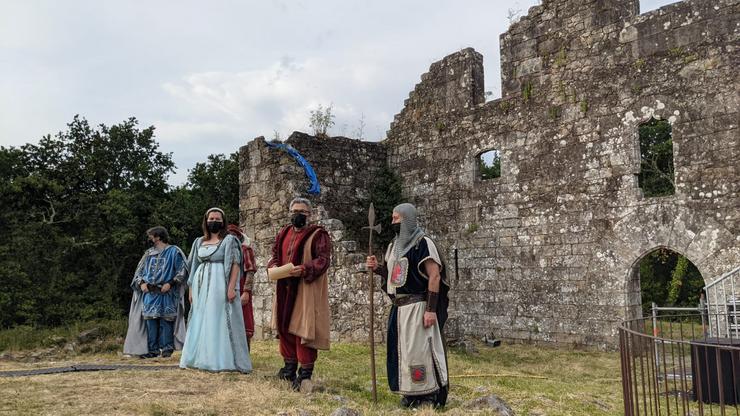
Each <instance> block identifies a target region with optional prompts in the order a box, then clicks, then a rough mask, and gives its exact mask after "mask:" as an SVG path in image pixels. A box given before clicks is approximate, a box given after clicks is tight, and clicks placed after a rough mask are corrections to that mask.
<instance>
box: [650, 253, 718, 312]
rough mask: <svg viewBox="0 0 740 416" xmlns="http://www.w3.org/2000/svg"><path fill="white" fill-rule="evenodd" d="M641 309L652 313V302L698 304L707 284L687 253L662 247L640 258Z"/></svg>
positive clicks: (677, 304) (669, 304) (678, 304)
mask: <svg viewBox="0 0 740 416" xmlns="http://www.w3.org/2000/svg"><path fill="white" fill-rule="evenodd" d="M639 270H640V288H641V291H642V310H643V312H644V313H646V314H649V312H650V305H651V304H652V302H655V303H656V304H658V305H659V306H680V307H695V306H697V305H698V304H699V294H700V292H701V289H702V288H703V287H704V279H703V278H702V276H701V274H700V273H699V270H698V269H697V268H696V266H694V264H693V263H691V262H690V261H689V260H688V259H687V258H686V257H684V256H682V255H680V254H678V253H676V252H674V251H671V250H668V249H665V248H661V249H658V250H655V251H653V252H651V253H649V254H647V255H646V256H645V257H643V259H642V260H641V261H640V264H639Z"/></svg>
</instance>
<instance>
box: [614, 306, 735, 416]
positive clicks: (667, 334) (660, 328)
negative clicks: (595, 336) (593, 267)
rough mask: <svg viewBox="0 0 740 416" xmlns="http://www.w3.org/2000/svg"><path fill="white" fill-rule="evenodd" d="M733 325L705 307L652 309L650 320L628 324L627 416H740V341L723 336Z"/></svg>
mask: <svg viewBox="0 0 740 416" xmlns="http://www.w3.org/2000/svg"><path fill="white" fill-rule="evenodd" d="M738 303H740V302H738ZM732 313H733V314H734V309H733V311H732ZM729 319H730V317H728V314H727V310H725V312H724V313H722V314H720V313H716V312H714V313H710V312H708V309H707V308H706V307H704V306H703V305H702V306H700V307H699V308H659V307H657V306H655V305H654V306H653V313H652V316H649V317H646V318H640V319H634V320H631V321H626V322H624V323H623V324H622V325H621V326H620V327H619V343H620V345H619V346H620V353H621V365H622V389H623V396H624V414H625V415H627V416H633V415H656V416H657V415H692V416H693V415H728V414H730V415H736V416H739V415H740V337H738V336H737V333H736V332H735V331H720V329H722V326H721V325H722V323H724V322H731V321H730V320H729ZM725 335H726V336H725Z"/></svg>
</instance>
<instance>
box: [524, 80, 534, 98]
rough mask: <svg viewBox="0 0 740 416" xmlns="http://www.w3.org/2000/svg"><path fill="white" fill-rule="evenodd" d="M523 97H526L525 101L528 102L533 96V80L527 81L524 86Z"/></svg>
mask: <svg viewBox="0 0 740 416" xmlns="http://www.w3.org/2000/svg"><path fill="white" fill-rule="evenodd" d="M522 98H523V99H524V102H527V101H529V99H530V98H532V81H527V82H525V83H524V85H523V86H522Z"/></svg>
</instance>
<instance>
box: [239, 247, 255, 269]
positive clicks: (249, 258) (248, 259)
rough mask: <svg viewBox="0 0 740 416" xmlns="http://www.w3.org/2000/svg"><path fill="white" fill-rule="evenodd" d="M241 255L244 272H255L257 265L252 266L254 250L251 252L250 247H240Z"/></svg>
mask: <svg viewBox="0 0 740 416" xmlns="http://www.w3.org/2000/svg"><path fill="white" fill-rule="evenodd" d="M242 254H243V256H244V272H245V273H249V272H256V271H257V265H255V264H254V250H252V247H247V246H242Z"/></svg>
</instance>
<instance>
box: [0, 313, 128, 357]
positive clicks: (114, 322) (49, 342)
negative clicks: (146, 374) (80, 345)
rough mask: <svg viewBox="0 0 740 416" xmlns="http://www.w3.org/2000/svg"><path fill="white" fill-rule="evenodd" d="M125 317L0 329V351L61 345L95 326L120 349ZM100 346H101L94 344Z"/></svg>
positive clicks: (106, 339) (101, 335) (104, 338)
mask: <svg viewBox="0 0 740 416" xmlns="http://www.w3.org/2000/svg"><path fill="white" fill-rule="evenodd" d="M127 327H128V321H127V320H126V319H121V318H118V319H108V320H99V321H89V322H84V323H80V322H73V323H71V324H64V325H61V326H57V327H54V328H39V327H33V326H28V325H21V326H16V327H15V328H12V329H5V330H0V351H22V350H31V349H34V348H39V347H52V346H61V345H64V344H65V343H67V342H76V341H77V336H78V335H79V334H80V333H81V332H83V331H87V330H89V329H93V328H97V330H98V333H99V337H100V338H102V339H103V340H105V341H107V343H110V344H115V345H116V349H120V347H121V344H120V339H121V338H123V337H125V336H126V329H127ZM96 347H98V348H99V347H102V346H96Z"/></svg>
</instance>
